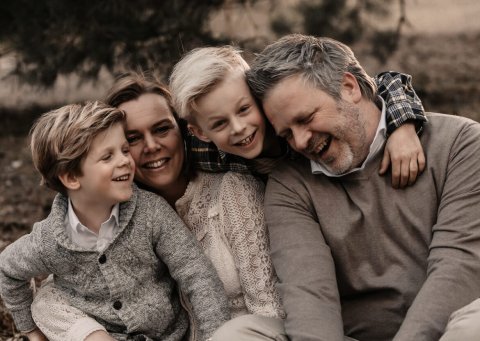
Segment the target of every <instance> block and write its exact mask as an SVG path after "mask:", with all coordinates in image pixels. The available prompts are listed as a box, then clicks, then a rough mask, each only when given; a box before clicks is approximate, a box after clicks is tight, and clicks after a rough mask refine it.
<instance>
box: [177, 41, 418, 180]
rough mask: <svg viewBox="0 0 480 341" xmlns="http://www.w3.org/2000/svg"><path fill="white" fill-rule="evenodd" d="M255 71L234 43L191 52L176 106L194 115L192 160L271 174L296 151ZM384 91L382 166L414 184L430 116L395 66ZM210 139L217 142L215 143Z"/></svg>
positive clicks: (181, 69) (381, 79) (182, 68)
mask: <svg viewBox="0 0 480 341" xmlns="http://www.w3.org/2000/svg"><path fill="white" fill-rule="evenodd" d="M249 69H250V67H249V65H248V64H247V62H246V61H245V60H244V59H243V57H242V56H241V53H240V50H238V49H236V48H234V47H232V46H223V47H203V48H197V49H194V50H192V51H190V52H188V53H187V54H186V55H185V56H184V57H183V58H182V59H181V60H180V61H179V62H178V63H177V64H176V65H175V67H174V69H173V72H172V74H171V76H170V84H169V87H170V90H171V92H172V94H173V104H174V107H175V110H176V111H177V112H178V114H179V116H180V117H181V118H183V119H186V120H187V121H188V127H189V129H190V131H191V132H192V133H193V134H194V135H195V136H196V137H197V138H198V139H199V140H201V141H203V143H204V144H203V145H202V144H201V143H198V142H197V146H195V143H196V142H195V140H193V142H192V143H193V148H192V149H193V152H192V155H191V156H192V162H193V163H194V164H195V165H196V167H198V168H200V169H203V170H207V171H219V170H234V171H238V170H240V171H244V170H247V171H253V172H254V173H257V174H265V173H269V172H270V170H272V169H273V168H274V167H275V165H276V164H277V162H278V161H279V160H280V159H281V158H283V157H286V156H287V157H288V156H292V154H293V153H292V152H291V151H290V150H289V148H288V147H287V143H286V141H285V140H283V139H281V138H279V137H277V136H276V135H275V132H274V130H273V128H272V126H271V125H270V123H269V122H268V120H267V119H266V117H265V115H264V114H263V112H262V108H261V105H260V103H259V102H258V101H257V100H256V99H255V98H254V97H253V95H252V94H251V92H250V89H249V87H248V84H247V82H246V79H245V72H247V71H248V70H249ZM375 81H376V82H377V85H378V94H379V95H380V96H381V97H382V98H383V99H384V100H385V102H386V112H387V115H386V117H387V131H388V133H390V134H392V135H391V136H390V138H389V140H388V142H387V145H386V148H385V153H384V157H383V160H382V163H381V167H380V169H379V172H380V173H381V174H384V173H386V172H387V170H388V168H389V165H390V162H392V172H391V173H392V185H393V186H394V187H405V186H407V185H412V184H413V183H414V182H415V179H416V178H417V175H418V174H419V173H420V172H421V171H422V170H423V169H424V166H425V156H424V154H423V150H422V147H421V145H420V141H419V139H418V137H417V135H416V132H415V125H416V126H417V129H420V127H421V125H422V124H423V122H425V121H426V118H425V115H424V110H423V107H422V104H421V101H420V99H419V98H418V97H417V96H416V94H415V92H414V90H413V88H412V86H411V77H410V76H408V75H404V74H399V73H396V72H389V73H383V74H380V75H379V76H377V77H376V79H375ZM208 143H210V144H208Z"/></svg>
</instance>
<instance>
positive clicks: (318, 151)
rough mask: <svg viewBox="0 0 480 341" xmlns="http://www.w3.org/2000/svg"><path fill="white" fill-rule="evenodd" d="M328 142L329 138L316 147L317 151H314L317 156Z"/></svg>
mask: <svg viewBox="0 0 480 341" xmlns="http://www.w3.org/2000/svg"><path fill="white" fill-rule="evenodd" d="M328 141H330V138H329V137H328V138H326V139H325V140H323V142H322V143H320V144H319V145H318V146H317V149H316V153H317V154H318V153H320V152H321V151H322V150H323V149H324V148H325V147H326V146H327V145H328Z"/></svg>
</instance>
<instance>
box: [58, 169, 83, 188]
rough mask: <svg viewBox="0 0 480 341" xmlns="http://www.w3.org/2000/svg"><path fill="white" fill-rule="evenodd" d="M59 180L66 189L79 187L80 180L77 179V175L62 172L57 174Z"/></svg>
mask: <svg viewBox="0 0 480 341" xmlns="http://www.w3.org/2000/svg"><path fill="white" fill-rule="evenodd" d="M58 178H59V179H60V181H61V182H62V184H63V186H65V188H66V189H68V190H71V191H74V190H77V189H79V188H80V181H78V177H77V176H76V175H73V174H71V173H63V174H60V175H59V176H58Z"/></svg>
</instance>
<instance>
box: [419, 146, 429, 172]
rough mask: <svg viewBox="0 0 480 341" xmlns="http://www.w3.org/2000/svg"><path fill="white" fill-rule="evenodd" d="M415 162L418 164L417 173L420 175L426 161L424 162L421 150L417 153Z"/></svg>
mask: <svg viewBox="0 0 480 341" xmlns="http://www.w3.org/2000/svg"><path fill="white" fill-rule="evenodd" d="M417 162H418V171H419V173H422V172H423V171H424V170H425V165H426V163H427V161H426V160H425V154H424V153H423V149H422V150H421V151H420V153H418V157H417Z"/></svg>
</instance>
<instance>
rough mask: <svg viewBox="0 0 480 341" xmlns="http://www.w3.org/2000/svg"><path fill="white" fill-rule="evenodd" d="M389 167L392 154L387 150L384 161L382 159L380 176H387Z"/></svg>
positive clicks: (384, 153)
mask: <svg viewBox="0 0 480 341" xmlns="http://www.w3.org/2000/svg"><path fill="white" fill-rule="evenodd" d="M389 166H390V153H389V152H388V150H387V149H386V148H385V151H384V152H383V159H382V162H381V163H380V169H379V170H378V174H380V175H383V174H385V173H386V172H387V170H388V167H389Z"/></svg>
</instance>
